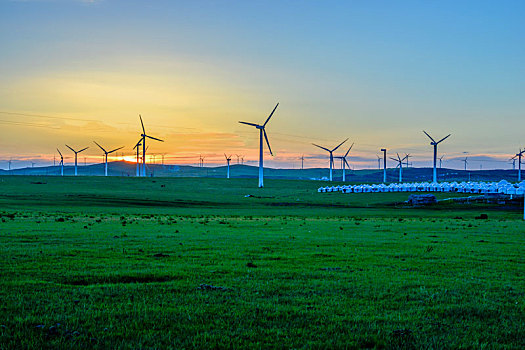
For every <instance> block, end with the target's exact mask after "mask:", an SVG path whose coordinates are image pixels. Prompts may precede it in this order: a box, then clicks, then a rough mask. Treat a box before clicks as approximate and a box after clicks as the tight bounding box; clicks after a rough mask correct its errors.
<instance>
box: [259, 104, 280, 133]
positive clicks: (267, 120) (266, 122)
mask: <svg viewBox="0 0 525 350" xmlns="http://www.w3.org/2000/svg"><path fill="white" fill-rule="evenodd" d="M277 106H279V103H277V104H276V105H275V107H274V109H273V111H272V113H270V116H269V117H268V119H266V121H265V122H264V124H263V128H264V127H265V126H266V124H268V122H269V121H270V118H271V117H272V115H273V113H274V112H275V110H276V109H277Z"/></svg>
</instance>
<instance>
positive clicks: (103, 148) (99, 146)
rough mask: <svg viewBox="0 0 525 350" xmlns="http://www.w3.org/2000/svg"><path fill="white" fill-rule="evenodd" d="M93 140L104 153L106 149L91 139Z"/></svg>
mask: <svg viewBox="0 0 525 350" xmlns="http://www.w3.org/2000/svg"><path fill="white" fill-rule="evenodd" d="M93 142H94V143H95V145H97V146H98V148H100V149H101V150H103V151H104V153H106V150H105V149H104V148H102V146H101V145H99V144H98V143H97V142H96V141H93Z"/></svg>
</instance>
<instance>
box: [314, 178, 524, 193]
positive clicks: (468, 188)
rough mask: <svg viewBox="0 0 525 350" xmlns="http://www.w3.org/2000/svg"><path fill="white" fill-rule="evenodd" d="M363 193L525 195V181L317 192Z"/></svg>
mask: <svg viewBox="0 0 525 350" xmlns="http://www.w3.org/2000/svg"><path fill="white" fill-rule="evenodd" d="M338 191H341V192H343V193H363V192H459V193H479V194H488V193H502V194H510V195H515V194H518V195H523V194H525V181H522V182H520V183H517V184H512V183H510V182H507V181H505V180H502V181H500V182H440V183H437V182H412V183H391V184H389V185H385V184H374V185H348V186H327V187H320V188H319V189H318V190H317V192H338Z"/></svg>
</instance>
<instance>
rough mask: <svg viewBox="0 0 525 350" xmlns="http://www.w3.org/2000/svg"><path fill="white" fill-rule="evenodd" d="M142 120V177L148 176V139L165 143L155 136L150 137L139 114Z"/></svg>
mask: <svg viewBox="0 0 525 350" xmlns="http://www.w3.org/2000/svg"><path fill="white" fill-rule="evenodd" d="M139 118H140V124H141V125H142V134H141V135H140V136H141V137H142V176H146V149H147V148H146V138H149V139H152V140H156V141H160V142H164V140H161V139H158V138H156V137H153V136H149V135H147V134H146V129H145V128H144V123H143V122H142V116H141V115H140V114H139Z"/></svg>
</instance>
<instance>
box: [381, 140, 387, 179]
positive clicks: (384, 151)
mask: <svg viewBox="0 0 525 350" xmlns="http://www.w3.org/2000/svg"><path fill="white" fill-rule="evenodd" d="M381 151H382V152H383V182H386V148H381Z"/></svg>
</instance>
